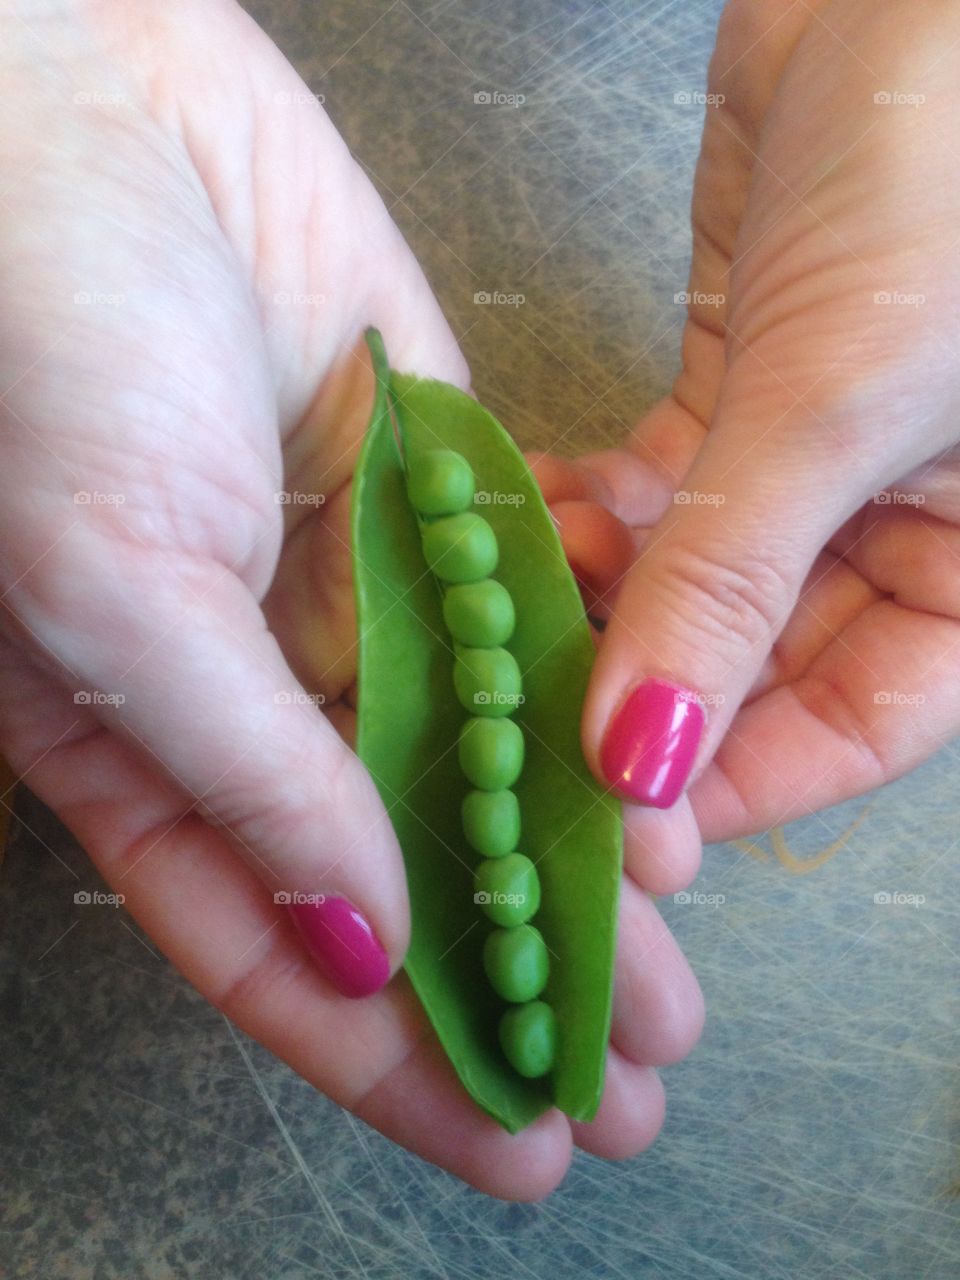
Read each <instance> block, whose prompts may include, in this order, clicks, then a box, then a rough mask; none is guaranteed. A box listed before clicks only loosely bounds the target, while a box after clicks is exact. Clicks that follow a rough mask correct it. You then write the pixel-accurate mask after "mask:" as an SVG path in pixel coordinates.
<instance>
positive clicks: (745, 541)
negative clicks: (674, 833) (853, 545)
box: [583, 357, 876, 809]
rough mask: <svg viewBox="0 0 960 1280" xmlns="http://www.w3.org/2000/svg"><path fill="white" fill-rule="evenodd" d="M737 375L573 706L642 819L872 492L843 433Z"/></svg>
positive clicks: (721, 717) (748, 373)
mask: <svg viewBox="0 0 960 1280" xmlns="http://www.w3.org/2000/svg"><path fill="white" fill-rule="evenodd" d="M751 363H752V362H751V361H750V360H749V357H745V358H743V359H742V360H741V361H740V362H738V372H736V373H734V372H733V371H731V373H729V374H728V377H727V383H726V384H725V387H724V390H723V393H722V394H721V397H720V400H719V401H718V405H717V410H716V413H715V416H714V420H713V423H712V425H711V429H710V431H709V432H708V433H707V436H706V438H705V441H704V443H703V445H702V447H701V449H700V450H699V452H698V454H697V456H696V458H695V460H694V462H693V465H692V467H691V469H690V471H689V472H688V473H687V475H686V476H685V478H684V481H683V488H682V489H681V490H678V491H677V493H676V494H674V497H673V502H672V503H671V504H670V506H669V507H668V509H667V511H666V513H665V515H664V516H663V517H662V519H661V520H660V521H659V523H658V524H657V525H656V526H655V527H654V528H653V529H652V530H651V532H650V535H649V537H648V539H647V540H646V543H645V545H644V549H643V552H642V554H641V556H640V559H639V560H638V562H637V563H636V564H635V565H634V566H633V568H632V569H631V570H630V572H629V573H628V575H627V577H626V578H625V580H624V583H623V586H622V589H621V590H620V592H619V594H618V596H617V599H616V601H615V604H614V608H613V611H612V614H611V617H610V619H609V621H608V624H607V628H606V631H605V633H604V636H603V641H602V643H601V646H600V650H599V654H598V658H597V662H596V666H595V668H594V673H593V677H592V681H591V685H590V690H589V694H588V698H587V702H586V705H585V708H584V722H583V735H584V751H585V753H586V755H587V758H588V760H589V761H590V763H591V766H592V768H593V769H594V772H595V773H596V775H597V777H598V778H600V779H602V780H603V781H604V782H605V783H606V784H607V785H609V786H611V787H613V788H615V789H616V790H617V791H618V792H620V793H621V794H622V795H623V796H624V797H625V798H626V799H628V800H632V801H634V802H637V803H640V804H647V805H653V806H656V807H657V808H664V809H665V808H669V807H670V806H671V805H672V804H673V803H674V802H675V801H676V800H677V799H678V797H679V796H680V794H681V792H682V791H683V790H684V788H685V786H686V785H687V783H688V781H689V780H690V779H691V777H692V776H695V775H696V774H697V773H699V772H700V771H701V770H702V768H703V767H704V765H705V764H706V763H707V762H708V761H709V759H710V758H711V757H712V755H713V754H714V752H715V751H716V748H717V746H718V744H719V742H720V740H721V739H722V737H723V735H724V734H725V732H726V731H727V728H728V727H729V725H730V722H731V720H732V719H733V716H734V715H735V713H736V711H737V709H738V707H739V705H740V703H741V702H742V700H743V698H744V697H745V696H746V694H747V693H748V691H749V690H750V688H751V686H752V685H753V684H754V682H755V680H756V678H757V676H758V673H759V672H760V669H761V667H762V666H763V663H764V661H765V659H766V658H767V656H768V654H769V652H770V650H771V648H772V646H773V644H774V642H775V640H776V638H777V636H778V634H779V632H780V631H781V629H782V628H783V626H784V624H785V623H786V620H787V618H788V617H789V615H790V613H791V611H792V610H793V608H794V606H795V605H796V602H797V598H798V596H799V594H800V590H801V588H802V586H803V582H804V579H805V577H806V576H807V574H808V572H809V570H810V567H811V565H812V563H813V561H814V559H815V557H816V555H817V554H818V552H819V551H820V550H821V549H822V547H823V546H824V544H825V543H826V541H827V540H828V538H829V537H830V536H831V534H832V533H833V532H834V531H835V530H836V529H837V528H838V527H839V526H840V525H841V524H842V523H843V521H844V520H845V519H846V518H847V517H848V516H849V515H850V514H851V513H852V512H853V511H855V510H856V509H857V507H859V506H860V505H861V504H862V503H863V502H864V501H865V500H866V498H867V497H868V496H869V495H870V494H871V493H872V492H873V490H874V487H875V486H874V483H873V481H874V480H875V476H874V474H873V473H874V472H875V470H876V462H875V461H871V460H870V458H869V456H868V453H867V451H866V450H863V451H862V453H863V457H858V456H856V454H855V453H854V452H853V450H852V449H850V448H849V447H848V446H847V445H846V444H845V443H844V441H843V425H842V423H838V422H836V421H834V422H831V421H830V420H829V416H828V415H826V414H825V413H824V412H817V413H814V412H813V411H812V410H811V409H808V408H807V407H806V406H805V405H804V404H802V403H800V402H795V403H793V404H792V405H790V404H789V399H792V397H789V396H787V402H786V403H784V396H785V394H786V392H785V385H786V384H785V383H783V382H780V380H778V379H775V378H773V377H771V376H767V375H766V373H765V371H761V372H760V374H759V375H758V373H757V367H756V365H754V367H753V368H752V369H751V368H750V364H751ZM818 408H819V406H818ZM770 763H771V767H776V762H770Z"/></svg>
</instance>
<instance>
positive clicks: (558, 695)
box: [352, 331, 622, 1132]
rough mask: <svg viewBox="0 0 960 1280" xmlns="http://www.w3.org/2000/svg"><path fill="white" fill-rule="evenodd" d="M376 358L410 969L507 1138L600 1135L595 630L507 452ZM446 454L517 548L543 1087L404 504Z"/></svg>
mask: <svg viewBox="0 0 960 1280" xmlns="http://www.w3.org/2000/svg"><path fill="white" fill-rule="evenodd" d="M368 341H369V344H370V348H371V352H372V354H373V358H374V368H375V371H376V375H377V395H376V403H375V406H374V411H373V416H372V420H371V422H370V425H369V428H368V431H367V436H366V440H365V442H364V445H363V449H362V451H361V454H360V458H359V461H358V465H357V471H356V474H355V478H354V491H353V509H352V536H353V551H354V575H355V585H356V601H357V623H358V633H359V666H358V689H359V705H358V717H357V751H358V754H359V756H360V758H361V759H362V760H363V761H364V763H365V764H366V765H367V767H368V769H369V770H370V773H371V775H372V777H373V779H374V781H375V782H376V785H377V787H378V790H379V792H380V795H381V797H382V799H383V802H384V804H385V806H386V808H387V810H388V812H389V814H390V818H391V821H392V823H393V827H394V830H395V831H396V834H397V838H398V840H399V842H400V846H401V848H402V850H403V856H404V860H405V864H406V875H407V883H408V888H409V895H410V904H411V912H412V936H411V943H410V948H409V951H408V953H407V957H406V962H405V967H406V970H407V973H408V974H409V977H410V980H411V982H412V984H413V986H414V988H415V990H416V992H417V995H418V996H419V998H420V1000H421V1002H422V1004H423V1006H424V1009H425V1010H426V1012H427V1015H428V1017H429V1018H430V1021H431V1022H432V1024H433V1026H434V1028H435V1030H436V1032H437V1035H438V1037H439V1039H440V1042H441V1044H442V1045H443V1047H444V1050H445V1051H446V1053H447V1055H448V1056H449V1058H450V1060H451V1062H452V1063H453V1066H454V1068H455V1069H456V1071H457V1074H458V1076H459V1078H460V1080H461V1081H462V1083H463V1085H464V1087H465V1088H466V1089H467V1091H468V1092H469V1093H470V1095H471V1096H472V1097H473V1098H474V1099H475V1100H476V1102H477V1103H479V1105H480V1106H481V1107H483V1108H484V1109H485V1110H486V1111H487V1112H489V1113H490V1114H491V1115H492V1116H494V1117H495V1118H496V1119H497V1120H498V1121H499V1122H500V1123H501V1124H502V1125H503V1126H504V1127H505V1128H506V1129H508V1130H510V1131H511V1132H517V1131H518V1130H520V1129H522V1128H524V1127H525V1126H526V1125H528V1124H530V1123H531V1122H532V1121H533V1120H535V1119H536V1117H537V1116H538V1115H540V1114H541V1113H542V1112H543V1111H544V1110H545V1109H546V1108H548V1107H550V1106H553V1105H555V1106H557V1107H559V1108H560V1109H561V1110H562V1111H564V1112H566V1113H567V1114H568V1115H570V1116H571V1117H573V1118H575V1119H578V1120H588V1119H590V1118H591V1117H592V1116H593V1115H594V1113H595V1112H596V1109H597V1106H598V1105H599V1101H600V1096H601V1093H602V1088H603V1076H604V1065H605V1059H606V1048H607V1041H608V1038H609V1031H610V1017H611V1004H612V986H613V963H614V948H615V940H616V917H617V900H618V893H619V886H620V875H621V861H622V824H621V817H620V809H619V804H618V803H617V802H616V801H615V800H614V799H613V798H612V797H611V796H610V795H609V794H608V793H606V792H605V791H604V790H603V789H602V788H601V787H600V786H598V785H597V783H596V782H595V781H594V779H593V777H592V775H591V774H590V772H589V771H588V769H587V766H586V763H585V762H584V759H583V755H582V752H581V749H580V737H579V733H580V728H579V726H580V714H581V708H582V704H583V699H584V694H585V691H586V686H587V680H588V676H589V672H590V667H591V664H592V660H593V643H592V640H591V637H590V633H589V624H588V622H587V619H586V617H585V614H584V610H583V604H582V601H581V598H580V593H579V590H578V588H577V585H576V582H575V580H574V578H573V576H572V574H571V573H570V570H569V568H568V566H567V563H566V559H565V557H564V554H563V550H562V547H561V545H560V540H559V538H558V536H557V533H556V530H555V528H554V525H553V521H552V520H551V518H550V514H549V512H548V510H547V508H546V505H545V504H544V502H543V499H542V497H541V495H540V491H539V489H538V488H537V485H536V483H535V481H534V479H533V477H532V475H531V474H530V471H529V470H528V468H527V466H526V463H525V462H524V459H523V457H522V455H521V454H520V452H519V450H518V449H517V447H516V445H515V444H514V443H513V441H512V440H511V439H510V437H509V436H508V435H507V433H506V432H505V431H504V430H503V428H502V427H501V426H500V425H499V423H498V422H497V421H496V420H495V419H494V418H493V417H492V416H491V415H490V414H489V413H488V412H487V411H486V410H485V409H483V408H482V407H481V406H480V405H479V404H478V403H477V402H476V401H475V400H473V399H472V398H471V397H470V396H467V395H465V394H464V393H463V392H462V391H460V390H458V389H457V388H456V387H453V386H449V385H447V384H445V383H441V382H437V381H433V380H431V379H423V378H417V377H414V376H411V375H406V374H398V373H396V372H391V371H390V370H389V367H388V364H387V361H386V356H385V354H384V351H383V346H382V342H381V341H380V336H379V334H377V333H376V332H375V331H370V332H369V333H368ZM435 448H444V449H451V450H455V451H456V452H458V453H460V454H462V455H463V456H464V457H465V458H466V459H467V461H468V462H469V463H470V466H471V468H472V469H473V473H474V476H475V480H476V494H475V498H474V507H473V510H474V511H475V512H476V513H478V514H481V515H482V516H483V517H484V518H485V519H486V520H487V521H488V522H489V524H490V526H491V527H492V528H493V530H494V532H495V534H496V537H497V542H498V546H499V560H498V563H497V566H496V568H495V570H494V571H493V574H492V576H493V578H495V579H496V580H497V581H499V582H501V583H502V584H503V585H504V586H505V587H506V588H507V590H508V591H509V592H510V595H511V597H512V599H513V603H514V607H515V610H516V626H515V630H514V632H513V635H512V636H511V638H510V640H509V641H508V642H507V645H506V647H507V649H508V650H509V651H510V653H512V654H513V656H514V657H515V658H516V660H517V663H518V665H519V667H520V671H521V673H522V678H523V695H524V701H523V702H522V703H521V704H519V705H518V706H516V708H515V709H514V710H513V711H512V716H511V718H512V719H514V720H515V722H516V723H517V725H518V726H519V727H520V728H521V729H522V732H523V737H524V743H525V759H524V765H523V770H522V772H521V774H520V776H519V778H518V780H517V781H516V782H515V784H514V786H513V790H514V792H515V793H516V795H517V797H518V799H519V805H520V815H521V841H520V848H521V849H522V850H523V852H524V853H525V854H527V856H529V857H530V858H531V859H532V860H533V862H534V863H535V864H536V868H537V871H538V873H539V878H540V885H541V902H540V907H539V910H538V913H537V916H536V919H535V921H534V923H535V924H536V926H537V928H538V929H539V930H540V932H541V933H542V935H543V938H544V940H545V942H546V944H547V947H548V948H549V953H550V975H549V980H548V983H547V987H546V990H545V992H544V994H543V999H544V1000H545V1001H548V1002H549V1004H550V1006H551V1007H552V1009H553V1010H554V1013H555V1015H556V1026H557V1047H556V1057H555V1061H554V1065H553V1069H552V1071H551V1072H550V1074H549V1075H548V1076H544V1077H542V1078H540V1079H534V1080H531V1079H526V1078H524V1077H522V1076H521V1075H519V1074H518V1073H517V1072H516V1071H515V1070H514V1069H513V1067H511V1065H510V1063H509V1062H508V1061H507V1059H506V1057H505V1056H504V1053H503V1051H502V1050H501V1047H500V1043H499V1041H498V1035H497V1025H498V1019H499V1017H500V1015H501V1014H502V1013H503V1011H504V1007H505V1006H504V1003H503V1002H502V1001H501V1000H500V998H499V997H498V996H497V995H496V994H495V993H494V991H493V990H492V988H491V987H490V985H489V984H488V983H487V981H486V980H485V976H484V969H483V958H482V953H483V944H484V940H485V938H486V936H487V935H488V934H489V933H490V931H491V925H490V922H489V921H488V920H487V919H485V918H484V916H483V914H482V913H481V912H480V911H479V910H478V908H477V906H476V903H475V901H474V883H473V876H474V871H475V868H476V866H477V863H478V861H479V859H478V855H477V854H475V853H474V852H473V851H472V850H471V848H470V846H469V845H468V843H467V842H466V840H465V838H464V834H463V829H462V825H461V814H460V806H461V801H462V798H463V796H464V795H465V794H466V792H467V790H468V789H469V785H468V783H467V782H466V779H465V778H464V775H463V772H462V770H461V767H460V763H459V761H458V752H457V744H458V737H459V734H460V730H461V728H462V726H463V724H464V721H465V719H466V715H467V713H466V712H465V711H464V708H463V706H461V704H460V702H459V701H458V699H457V696H456V693H455V690H454V682H453V667H454V656H455V653H454V645H453V643H452V641H451V638H450V635H449V633H448V631H447V628H446V626H445V623H444V618H443V613H442V595H441V588H440V586H439V584H438V582H437V580H436V579H435V578H434V577H433V575H432V574H431V572H430V570H429V569H428V568H427V565H426V562H425V560H424V553H423V550H422V547H421V531H420V525H419V522H418V517H417V515H416V513H415V512H414V510H413V508H412V507H411V505H410V502H409V500H408V497H407V493H406V485H405V463H408V462H409V461H410V459H411V458H414V457H416V456H417V454H418V452H419V451H425V450H428V449H435Z"/></svg>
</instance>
